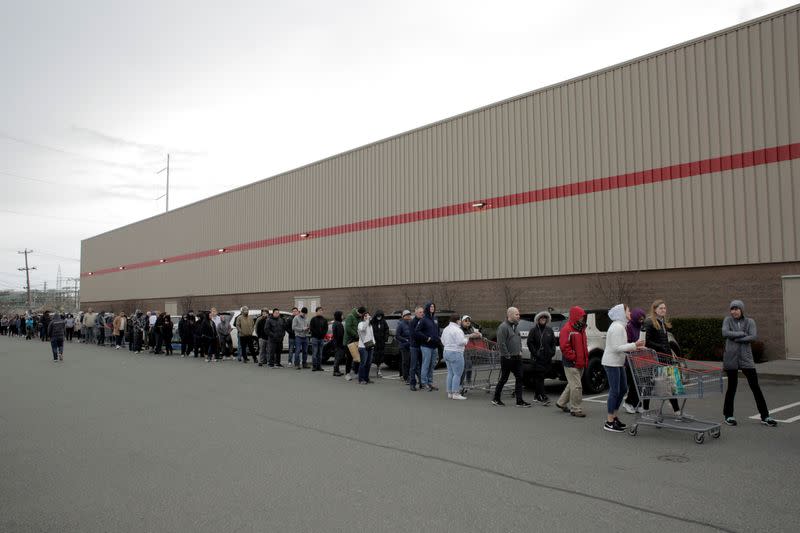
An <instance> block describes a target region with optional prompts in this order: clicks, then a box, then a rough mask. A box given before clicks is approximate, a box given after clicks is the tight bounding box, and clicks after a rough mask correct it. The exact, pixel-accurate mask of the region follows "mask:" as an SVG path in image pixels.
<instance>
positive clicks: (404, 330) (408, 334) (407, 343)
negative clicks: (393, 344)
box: [394, 319, 414, 350]
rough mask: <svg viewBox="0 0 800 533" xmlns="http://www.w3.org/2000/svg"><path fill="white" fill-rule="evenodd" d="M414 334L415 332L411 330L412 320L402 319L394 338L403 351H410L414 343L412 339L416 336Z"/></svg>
mask: <svg viewBox="0 0 800 533" xmlns="http://www.w3.org/2000/svg"><path fill="white" fill-rule="evenodd" d="M412 320H413V319H412ZM413 333H414V331H413V330H412V329H411V320H405V319H401V320H400V323H399V324H397V329H396V330H395V332H394V338H395V339H396V340H397V342H398V344H399V346H400V349H401V350H408V349H409V348H411V343H412V342H413V338H412V337H413V336H414V335H413Z"/></svg>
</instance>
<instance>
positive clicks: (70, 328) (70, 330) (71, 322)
mask: <svg viewBox="0 0 800 533" xmlns="http://www.w3.org/2000/svg"><path fill="white" fill-rule="evenodd" d="M66 327H67V337H66V338H67V342H72V337H74V336H75V317H74V316H72V313H69V314H68V315H67V319H66Z"/></svg>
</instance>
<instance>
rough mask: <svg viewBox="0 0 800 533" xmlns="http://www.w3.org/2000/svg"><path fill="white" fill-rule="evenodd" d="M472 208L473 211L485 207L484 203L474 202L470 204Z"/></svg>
mask: <svg viewBox="0 0 800 533" xmlns="http://www.w3.org/2000/svg"><path fill="white" fill-rule="evenodd" d="M472 207H474V208H475V209H481V208H482V207H486V202H475V203H474V204H472Z"/></svg>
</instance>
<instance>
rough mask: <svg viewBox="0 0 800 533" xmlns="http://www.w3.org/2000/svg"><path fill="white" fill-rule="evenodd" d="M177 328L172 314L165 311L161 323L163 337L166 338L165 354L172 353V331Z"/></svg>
mask: <svg viewBox="0 0 800 533" xmlns="http://www.w3.org/2000/svg"><path fill="white" fill-rule="evenodd" d="M174 329H175V324H174V323H173V322H172V316H170V315H169V314H168V313H164V320H163V323H162V325H161V338H162V339H164V354H166V355H172V331H173V330H174Z"/></svg>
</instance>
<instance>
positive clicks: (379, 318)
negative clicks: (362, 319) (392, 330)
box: [370, 309, 389, 350]
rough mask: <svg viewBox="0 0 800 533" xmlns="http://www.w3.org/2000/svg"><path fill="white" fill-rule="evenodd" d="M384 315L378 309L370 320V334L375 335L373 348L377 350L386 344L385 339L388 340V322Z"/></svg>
mask: <svg viewBox="0 0 800 533" xmlns="http://www.w3.org/2000/svg"><path fill="white" fill-rule="evenodd" d="M385 317H386V315H384V314H383V310H381V309H378V310H376V311H375V316H374V317H372V320H370V325H372V334H373V335H374V336H375V348H376V349H378V350H382V349H383V348H384V347H385V346H386V341H388V340H389V323H388V322H386V318H385Z"/></svg>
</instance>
